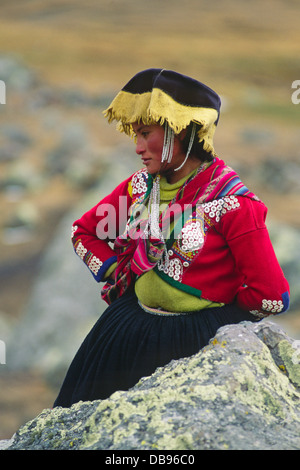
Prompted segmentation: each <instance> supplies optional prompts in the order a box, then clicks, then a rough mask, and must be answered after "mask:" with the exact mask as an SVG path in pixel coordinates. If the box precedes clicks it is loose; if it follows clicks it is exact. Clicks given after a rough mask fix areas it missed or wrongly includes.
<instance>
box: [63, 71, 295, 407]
mask: <svg viewBox="0 0 300 470" xmlns="http://www.w3.org/2000/svg"><path fill="white" fill-rule="evenodd" d="M219 112H220V98H219V96H218V95H217V94H216V93H215V92H214V91H213V90H211V89H210V88H208V87H207V86H205V85H204V84H202V83H200V82H198V81H196V80H194V79H191V78H189V77H186V76H184V75H181V74H178V73H176V72H173V71H167V70H164V69H163V70H161V69H149V70H145V71H143V72H140V73H138V74H137V75H135V76H134V77H133V78H132V79H131V80H130V81H129V82H128V83H127V85H125V87H124V88H123V89H122V90H121V91H120V93H118V95H117V96H116V98H115V99H114V100H113V102H112V103H111V105H110V106H109V108H108V109H107V110H106V112H105V115H106V116H107V118H108V120H109V121H110V122H111V121H112V120H116V121H118V123H119V126H120V130H122V131H124V132H126V133H127V134H128V135H133V136H134V137H135V140H136V152H137V154H138V155H140V157H141V160H142V163H143V167H144V168H143V169H141V170H139V171H137V172H136V173H135V174H133V175H131V176H129V178H127V179H126V180H125V181H123V182H122V183H121V184H120V185H119V186H118V187H117V188H116V189H115V190H114V191H112V193H111V194H110V195H108V196H107V197H105V198H104V199H103V200H102V201H101V202H100V203H99V204H97V205H96V206H95V207H94V208H92V209H91V210H90V211H88V212H87V213H86V214H84V215H83V216H82V217H81V218H80V219H79V220H77V221H76V222H75V223H74V227H73V238H72V240H73V244H74V248H75V251H76V253H77V254H78V255H79V256H80V257H81V258H82V260H83V261H84V263H85V264H86V265H87V267H88V268H89V269H90V271H91V273H92V274H93V276H94V278H95V279H96V281H98V282H104V285H103V287H102V291H101V294H102V298H103V299H104V300H105V301H106V302H107V303H108V305H109V306H108V308H107V309H106V311H105V312H104V313H103V315H102V316H101V318H100V319H99V320H98V321H97V323H96V324H95V326H94V327H93V329H92V330H91V332H90V333H89V334H88V336H87V337H86V339H85V341H84V342H83V344H82V345H81V347H80V349H79V351H78V353H77V354H76V356H75V358H74V360H73V362H72V364H71V366H70V368H69V370H68V373H67V376H66V378H65V381H64V383H63V385H62V388H61V391H60V393H59V395H58V397H57V399H56V401H55V406H64V407H68V406H71V405H72V404H73V403H75V402H77V401H79V400H93V399H103V398H106V397H108V396H109V395H110V394H111V393H113V392H114V391H116V390H126V389H128V388H130V387H132V386H133V385H134V384H136V383H137V382H138V380H139V379H140V378H141V377H143V376H147V375H150V374H151V373H153V372H154V370H155V369H156V368H157V367H159V366H163V365H165V364H167V363H168V362H169V361H170V360H172V359H178V358H181V357H186V356H190V355H192V354H194V353H196V352H197V351H199V350H200V349H201V348H202V347H203V346H205V345H206V344H207V343H208V342H209V340H210V339H211V338H212V337H213V336H214V335H215V333H216V331H217V330H218V328H220V327H221V326H223V325H226V324H233V323H238V322H240V321H245V320H247V321H258V320H259V319H260V318H263V317H265V316H268V315H271V314H275V313H280V312H284V311H286V310H287V308H288V305H289V286H288V283H287V281H286V279H285V277H284V275H283V273H282V270H281V268H280V266H279V264H278V261H277V259H276V256H275V253H274V250H273V248H272V245H271V242H270V239H269V235H268V231H267V228H266V225H265V218H266V212H267V209H266V207H265V205H264V204H263V203H262V202H261V201H260V200H259V199H258V198H257V197H256V196H255V195H254V194H253V193H252V192H250V191H249V190H248V189H247V188H246V187H245V186H244V184H243V183H242V182H241V180H240V179H239V177H238V175H237V174H236V173H235V172H234V171H233V170H232V169H231V168H229V167H228V166H226V165H225V163H224V162H223V161H222V160H220V159H219V158H218V157H217V156H216V154H215V151H214V147H213V135H214V132H215V128H216V125H217V123H218V120H219ZM124 215H125V217H124ZM123 219H124V220H123ZM122 221H123V223H122ZM112 243H113V245H112Z"/></svg>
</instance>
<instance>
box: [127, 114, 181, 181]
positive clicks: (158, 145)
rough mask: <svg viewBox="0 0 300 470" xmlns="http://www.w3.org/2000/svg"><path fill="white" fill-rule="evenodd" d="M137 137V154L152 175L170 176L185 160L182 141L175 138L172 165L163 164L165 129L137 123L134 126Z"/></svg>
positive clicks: (155, 125)
mask: <svg viewBox="0 0 300 470" xmlns="http://www.w3.org/2000/svg"><path fill="white" fill-rule="evenodd" d="M132 128H133V131H134V133H135V135H136V153H137V154H138V155H140V156H141V160H142V162H143V165H144V166H145V167H146V168H147V170H148V173H150V174H153V175H154V174H156V173H158V172H159V173H160V174H168V173H169V172H173V171H174V169H175V168H177V167H178V166H179V165H180V164H181V163H182V161H183V159H184V158H185V154H184V153H183V151H182V148H181V141H180V138H179V137H178V136H175V140H174V151H173V157H172V160H171V162H170V163H167V162H164V163H161V155H162V150H163V145H164V135H165V130H164V127H162V126H160V125H158V124H153V125H146V124H143V123H135V124H133V125H132Z"/></svg>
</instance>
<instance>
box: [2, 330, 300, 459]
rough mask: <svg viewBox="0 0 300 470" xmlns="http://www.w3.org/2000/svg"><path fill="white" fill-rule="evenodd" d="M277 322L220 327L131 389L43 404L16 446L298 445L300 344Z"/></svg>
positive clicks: (236, 447)
mask: <svg viewBox="0 0 300 470" xmlns="http://www.w3.org/2000/svg"><path fill="white" fill-rule="evenodd" d="M299 346H300V345H299V341H296V340H293V339H291V338H290V337H289V336H288V335H287V334H286V333H285V332H284V331H283V330H282V329H280V328H279V327H278V326H277V325H276V324H274V323H271V322H261V323H255V324H252V323H248V322H244V323H241V324H239V325H231V326H226V327H223V328H221V329H220V330H219V331H218V332H217V334H216V336H215V337H214V338H213V339H212V340H211V342H210V344H209V345H208V346H207V347H205V348H203V349H202V350H201V351H200V352H199V353H198V354H195V355H194V356H192V357H190V358H183V359H181V360H178V361H172V362H171V363H169V364H168V365H167V366H165V367H163V368H158V369H157V370H156V371H155V372H154V374H153V375H152V376H150V377H145V378H143V379H141V380H140V382H139V383H138V384H137V385H136V386H135V387H133V388H132V389H130V390H129V391H117V392H115V393H114V394H112V395H111V397H110V398H108V399H106V400H98V401H97V400H96V401H93V402H79V403H77V404H75V405H73V406H72V407H71V408H70V409H66V408H55V409H52V410H51V409H47V410H44V411H43V412H42V413H41V414H40V415H39V416H37V417H36V418H35V419H33V420H32V421H30V422H28V423H27V424H25V425H24V426H23V427H21V428H20V429H19V430H18V431H17V432H16V434H15V435H14V436H13V438H12V439H11V440H10V441H7V442H5V443H3V444H2V447H6V448H7V449H8V450H18V449H26V450H33V449H37V450H38V449H48V450H54V449H81V450H84V449H101V450H128V449H131V450H133V449H134V450H142V449H143V450H149V449H150V450H204V449H211V450H212V449H215V450H225V449H232V450H255V449H259V450H275V449H285V450H293V449H294V450H295V449H297V450H299V449H300V407H299V403H300V401H299V399H300V364H299V363H300V349H299Z"/></svg>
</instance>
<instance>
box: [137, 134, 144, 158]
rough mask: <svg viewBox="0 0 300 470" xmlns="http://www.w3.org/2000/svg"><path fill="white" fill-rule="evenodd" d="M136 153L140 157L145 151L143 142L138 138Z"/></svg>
mask: <svg viewBox="0 0 300 470" xmlns="http://www.w3.org/2000/svg"><path fill="white" fill-rule="evenodd" d="M135 151H136V153H137V154H138V155H142V153H143V152H144V151H145V146H144V145H143V141H142V139H140V138H139V137H138V138H137V141H136V146H135Z"/></svg>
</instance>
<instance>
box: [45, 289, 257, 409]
mask: <svg viewBox="0 0 300 470" xmlns="http://www.w3.org/2000/svg"><path fill="white" fill-rule="evenodd" d="M241 321H256V318H255V317H254V316H253V315H251V314H250V313H249V312H246V311H244V310H241V309H239V308H238V307H236V306H234V305H225V306H224V307H216V308H208V309H204V310H200V311H198V312H193V313H189V314H186V313H184V314H176V315H166V314H161V315H159V314H153V313H149V312H148V311H145V309H143V308H142V307H141V306H140V305H139V303H138V300H137V298H136V296H135V295H134V294H132V293H127V294H126V295H124V296H123V297H121V298H119V299H117V300H116V301H114V302H113V303H112V304H111V305H110V306H109V307H108V308H107V309H106V310H105V312H104V313H103V314H102V315H101V317H100V318H99V320H98V321H97V322H96V324H95V325H94V327H93V328H92V329H91V331H90V332H89V334H88V335H87V337H86V338H85V340H84V341H83V343H82V345H81V346H80V348H79V350H78V352H77V354H76V355H75V357H74V359H73V361H72V363H71V365H70V367H69V369H68V371H67V374H66V377H65V379H64V381H63V384H62V387H61V390H60V392H59V394H58V396H57V398H56V400H55V402H54V407H56V406H62V407H70V406H71V405H72V404H74V403H77V402H78V401H80V400H83V401H90V400H96V399H105V398H108V397H109V396H110V395H111V394H112V393H113V392H115V391H117V390H128V389H129V388H131V387H133V386H134V385H135V384H136V383H137V382H138V381H139V380H140V378H142V377H145V376H149V375H151V374H152V373H153V372H154V371H155V369H156V368H157V367H161V366H164V365H166V364H167V363H169V362H170V361H171V360H172V359H180V358H183V357H188V356H191V355H193V354H195V353H197V352H198V351H199V350H200V349H202V348H203V347H204V346H206V345H207V344H208V343H209V341H210V339H211V338H213V337H214V335H215V334H216V332H217V330H218V329H219V328H220V327H221V326H224V325H228V324H234V323H239V322H241Z"/></svg>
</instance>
